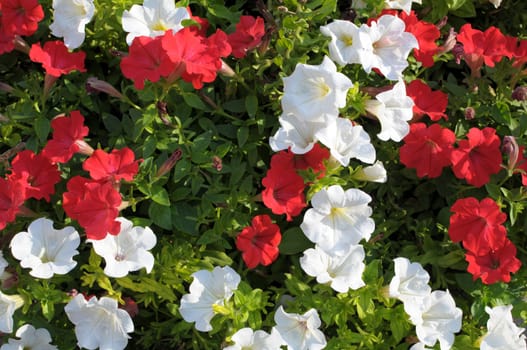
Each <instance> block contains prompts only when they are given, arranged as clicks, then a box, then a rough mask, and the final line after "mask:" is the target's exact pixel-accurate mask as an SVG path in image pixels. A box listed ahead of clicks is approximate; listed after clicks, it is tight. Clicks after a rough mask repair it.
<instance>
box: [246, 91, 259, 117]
mask: <svg viewBox="0 0 527 350" xmlns="http://www.w3.org/2000/svg"><path fill="white" fill-rule="evenodd" d="M245 108H247V113H248V114H249V116H250V117H251V118H254V116H255V115H256V111H257V110H258V97H256V95H249V96H247V97H246V98H245Z"/></svg>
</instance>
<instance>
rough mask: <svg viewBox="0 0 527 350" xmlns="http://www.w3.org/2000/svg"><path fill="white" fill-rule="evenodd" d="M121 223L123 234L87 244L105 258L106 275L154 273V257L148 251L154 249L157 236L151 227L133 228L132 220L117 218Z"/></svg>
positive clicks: (108, 236) (119, 275)
mask: <svg viewBox="0 0 527 350" xmlns="http://www.w3.org/2000/svg"><path fill="white" fill-rule="evenodd" d="M117 221H119V222H120V223H121V232H119V234H117V235H106V237H104V238H103V239H100V240H92V239H89V240H87V242H91V243H92V244H93V249H94V250H95V252H96V253H97V254H98V255H100V256H102V257H103V258H104V261H105V263H106V266H105V268H104V273H105V274H106V275H107V276H109V277H124V276H126V275H127V274H128V272H130V271H137V270H140V269H141V268H143V267H144V268H145V269H146V272H147V273H150V271H152V267H153V266H154V256H153V255H152V253H150V252H149V251H148V250H150V249H152V248H154V246H155V245H156V242H157V238H156V235H155V234H154V232H152V230H151V229H150V228H149V227H137V226H135V227H134V226H133V223H132V222H131V221H130V220H127V219H125V218H123V217H119V218H117Z"/></svg>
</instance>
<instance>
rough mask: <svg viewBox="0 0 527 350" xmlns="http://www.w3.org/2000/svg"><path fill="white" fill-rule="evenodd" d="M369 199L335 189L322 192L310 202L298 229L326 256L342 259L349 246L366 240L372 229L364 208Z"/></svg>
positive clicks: (371, 221)
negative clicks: (331, 255)
mask: <svg viewBox="0 0 527 350" xmlns="http://www.w3.org/2000/svg"><path fill="white" fill-rule="evenodd" d="M370 201H371V197H370V196H369V195H368V194H367V193H365V192H363V191H361V190H358V189H355V188H350V189H348V190H346V191H344V189H343V188H342V187H340V186H339V185H333V186H330V187H328V188H324V189H322V190H320V191H318V192H317V193H315V195H314V196H313V198H312V199H311V205H312V208H311V209H309V210H307V211H306V213H305V215H304V220H303V222H302V224H301V225H300V228H301V229H302V231H303V232H304V234H305V235H306V237H307V238H308V239H309V240H311V241H312V242H313V243H316V244H318V245H319V246H320V248H321V249H322V250H324V251H325V252H326V253H328V254H336V255H340V256H342V255H344V254H346V253H347V252H348V249H349V246H350V245H355V244H358V243H359V242H360V241H361V240H362V239H365V240H368V239H369V238H370V236H371V234H372V232H373V230H374V229H375V222H374V221H373V219H371V218H370V216H371V213H372V209H371V208H370V207H369V206H368V203H369V202H370Z"/></svg>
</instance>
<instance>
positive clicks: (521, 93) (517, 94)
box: [512, 86, 527, 101]
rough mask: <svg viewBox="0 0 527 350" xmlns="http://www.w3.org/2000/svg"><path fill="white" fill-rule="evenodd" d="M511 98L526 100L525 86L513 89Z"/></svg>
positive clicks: (526, 88)
mask: <svg viewBox="0 0 527 350" xmlns="http://www.w3.org/2000/svg"><path fill="white" fill-rule="evenodd" d="M512 98H513V99H514V100H516V101H527V86H518V87H517V88H516V89H514V91H513V92H512Z"/></svg>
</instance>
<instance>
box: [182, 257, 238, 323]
mask: <svg viewBox="0 0 527 350" xmlns="http://www.w3.org/2000/svg"><path fill="white" fill-rule="evenodd" d="M192 277H194V281H192V283H191V284H190V288H189V290H190V293H189V294H185V295H183V297H182V298H181V304H180V307H179V312H180V313H181V316H182V317H183V319H184V320H185V321H187V322H196V324H195V327H196V329H197V330H198V331H200V332H208V331H211V330H212V326H211V324H210V320H212V318H213V317H214V305H220V306H223V305H224V303H225V301H227V300H229V299H230V298H231V297H232V295H233V294H234V291H235V290H236V289H237V288H238V284H239V283H240V275H238V274H237V273H236V271H234V270H233V269H232V268H230V267H229V266H225V267H219V266H216V267H215V268H214V270H212V271H208V270H200V271H198V272H194V273H193V274H192Z"/></svg>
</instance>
